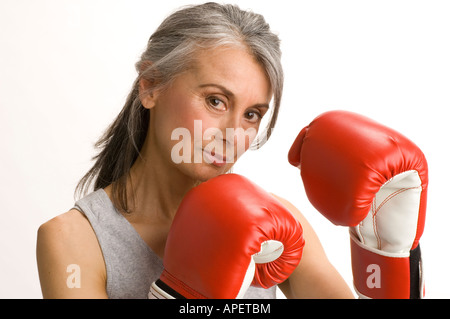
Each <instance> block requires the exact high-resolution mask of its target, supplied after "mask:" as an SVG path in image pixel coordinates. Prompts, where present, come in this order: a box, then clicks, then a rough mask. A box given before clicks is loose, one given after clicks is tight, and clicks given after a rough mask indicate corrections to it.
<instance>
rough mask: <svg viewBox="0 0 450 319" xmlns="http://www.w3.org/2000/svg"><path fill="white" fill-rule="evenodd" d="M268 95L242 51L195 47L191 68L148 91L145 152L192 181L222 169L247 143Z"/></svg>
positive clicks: (262, 74) (260, 73) (256, 65)
mask: <svg viewBox="0 0 450 319" xmlns="http://www.w3.org/2000/svg"><path fill="white" fill-rule="evenodd" d="M271 97H272V91H271V87H270V82H269V80H268V77H267V75H266V73H265V71H264V69H263V68H262V66H261V65H260V64H259V63H258V62H256V61H255V59H254V58H253V57H252V56H251V55H250V54H248V53H247V52H246V51H245V50H243V49H241V48H231V47H222V48H216V49H210V50H205V51H201V52H199V53H198V54H197V56H196V62H195V63H194V66H193V67H192V68H190V69H189V70H188V71H186V72H184V73H182V74H181V75H179V76H178V77H177V78H176V79H175V80H174V82H173V83H172V85H171V86H169V87H168V88H167V89H165V90H162V91H159V92H155V93H154V106H153V107H152V108H151V115H150V119H151V123H150V130H151V132H150V134H151V136H152V138H153V145H152V146H153V149H152V150H151V152H158V153H159V154H160V155H161V156H163V157H164V158H165V160H167V161H170V163H171V164H173V165H175V166H176V167H177V168H178V169H179V170H181V171H182V172H183V173H185V174H187V175H189V176H190V177H192V178H194V179H199V180H202V181H204V180H207V179H209V178H211V177H214V176H217V175H219V174H222V173H225V172H227V171H228V170H229V169H230V168H231V167H232V166H233V164H234V163H235V162H236V160H237V159H238V157H239V156H240V155H242V153H243V152H245V151H246V150H247V149H248V148H249V147H250V145H251V143H252V141H253V140H254V138H255V137H256V134H257V132H258V129H259V126H260V123H261V119H262V117H263V116H264V115H265V114H266V112H267V111H268V108H269V103H270V100H271ZM144 106H145V105H144Z"/></svg>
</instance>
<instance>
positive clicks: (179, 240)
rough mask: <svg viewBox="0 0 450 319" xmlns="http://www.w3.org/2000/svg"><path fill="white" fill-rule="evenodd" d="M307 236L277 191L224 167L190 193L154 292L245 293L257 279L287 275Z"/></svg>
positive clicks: (272, 280)
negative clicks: (226, 172)
mask: <svg viewBox="0 0 450 319" xmlns="http://www.w3.org/2000/svg"><path fill="white" fill-rule="evenodd" d="M304 244H305V242H304V239H303V230H302V227H301V226H300V223H299V222H298V221H297V219H295V218H294V216H293V215H292V214H291V213H290V211H288V210H287V209H286V208H285V207H284V206H283V205H282V204H281V203H280V202H279V201H278V200H277V199H275V198H274V197H273V196H272V195H270V194H268V193H267V192H265V191H264V190H263V189H261V188H260V187H258V186H256V185H255V184H253V183H252V182H250V181H249V180H248V179H246V178H244V177H242V176H240V175H236V174H224V175H220V176H218V177H215V178H212V179H210V180H208V181H206V182H204V183H202V184H200V185H199V186H197V187H195V188H193V189H192V190H190V191H189V192H188V193H187V194H186V196H185V197H184V198H183V201H182V203H181V204H180V207H179V208H178V211H177V213H176V215H175V218H174V220H173V223H172V226H171V228H170V232H169V236H168V238H167V242H166V248H165V252H164V260H163V263H164V271H163V273H162V274H161V276H160V278H159V280H157V281H156V282H154V283H153V284H152V287H151V291H150V294H149V297H150V298H158V299H162V298H188V299H202V298H213V299H219V298H220V299H222V298H224V299H234V298H241V297H243V295H244V293H245V292H246V290H247V289H248V287H249V286H250V284H253V285H255V286H260V287H263V288H269V287H271V286H273V285H276V284H279V283H281V282H283V281H284V280H285V279H287V278H288V277H289V275H290V274H291V273H292V271H293V270H294V269H295V268H296V267H297V265H298V263H299V262H300V258H301V256H302V251H303V246H304ZM255 264H256V265H255Z"/></svg>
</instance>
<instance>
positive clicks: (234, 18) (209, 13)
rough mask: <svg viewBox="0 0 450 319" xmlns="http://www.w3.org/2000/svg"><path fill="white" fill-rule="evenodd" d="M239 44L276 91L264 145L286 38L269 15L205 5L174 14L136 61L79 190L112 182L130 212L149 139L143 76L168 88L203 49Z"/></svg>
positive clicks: (277, 104) (277, 103)
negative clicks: (131, 180)
mask: <svg viewBox="0 0 450 319" xmlns="http://www.w3.org/2000/svg"><path fill="white" fill-rule="evenodd" d="M224 45H234V46H243V47H245V48H246V49H247V50H248V51H249V52H250V53H251V54H252V55H253V56H254V57H255V59H256V60H257V61H258V62H259V63H260V64H261V65H262V66H263V68H264V70H265V72H266V74H267V77H268V79H269V81H270V84H271V88H272V92H273V102H272V103H273V108H272V111H271V117H270V121H269V123H268V125H267V128H266V129H265V133H264V135H263V136H264V137H263V138H262V139H257V140H256V144H254V145H252V148H259V147H261V146H262V145H263V144H264V143H265V141H267V139H268V138H269V137H270V135H271V131H272V129H273V127H274V126H275V123H276V119H277V115H278V110H279V107H280V102H281V95H282V91H283V70H282V66H281V50H280V40H279V38H278V36H277V35H275V34H274V33H273V32H272V31H271V30H270V27H269V25H268V24H267V23H266V21H265V19H264V17H263V16H262V15H260V14H256V13H253V12H251V11H244V10H241V9H240V8H239V7H237V6H235V5H219V4H217V3H212V2H209V3H205V4H202V5H195V6H187V7H184V8H181V9H179V10H178V11H175V12H174V13H172V14H171V15H169V16H168V17H167V18H166V19H165V20H164V21H163V22H162V23H161V25H160V26H159V27H158V29H157V30H156V31H155V32H154V33H153V34H152V35H151V37H150V39H149V41H148V44H147V48H146V50H145V51H144V52H143V53H142V55H141V59H140V61H138V62H137V63H136V70H137V72H138V76H137V78H136V80H135V82H134V84H133V88H132V90H131V92H130V94H129V95H128V98H127V101H126V102H125V106H124V108H123V109H122V111H121V112H120V114H119V115H118V117H117V118H116V119H115V121H114V122H113V123H112V124H111V126H110V127H109V128H108V130H107V131H106V132H105V134H104V135H103V136H102V137H101V138H100V139H99V141H98V142H97V143H96V147H97V148H99V149H101V151H100V153H99V154H98V155H96V156H95V157H94V160H96V162H95V164H94V166H93V167H92V168H91V170H90V171H89V172H88V173H87V174H86V175H85V176H84V177H83V178H82V180H81V181H80V182H79V184H78V186H77V189H78V190H79V191H80V192H82V191H83V190H84V191H85V192H87V188H88V187H89V184H90V183H91V182H92V181H93V180H94V179H95V184H94V190H95V189H99V188H104V187H106V186H108V185H109V184H112V185H113V187H112V192H113V197H114V198H115V199H116V200H115V204H117V205H118V206H119V208H121V209H123V210H124V211H128V209H127V204H126V198H127V196H126V187H125V185H126V178H127V176H128V174H129V170H130V168H131V166H132V165H133V163H134V162H135V160H136V158H137V157H138V156H139V154H140V150H141V148H142V145H143V143H144V141H145V137H146V134H147V130H148V128H149V119H150V113H149V110H148V109H146V108H144V107H143V106H142V103H141V101H140V98H139V82H140V80H141V79H142V78H144V79H147V80H150V81H151V82H152V83H156V85H155V86H154V87H153V89H154V90H156V89H164V88H165V87H167V86H168V85H170V83H171V81H173V80H174V79H175V78H176V76H177V75H179V74H180V73H181V72H183V71H185V70H187V69H188V68H189V67H191V64H192V62H193V61H194V60H193V59H194V58H195V53H196V52H198V50H199V49H208V48H213V47H217V46H224Z"/></svg>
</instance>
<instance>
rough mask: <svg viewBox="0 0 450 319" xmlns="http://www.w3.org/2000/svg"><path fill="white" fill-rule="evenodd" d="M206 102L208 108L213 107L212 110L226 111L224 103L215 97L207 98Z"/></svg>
mask: <svg viewBox="0 0 450 319" xmlns="http://www.w3.org/2000/svg"><path fill="white" fill-rule="evenodd" d="M207 102H208V104H209V106H211V107H213V108H214V109H218V110H226V106H225V103H224V102H223V101H222V100H221V99H219V98H217V97H215V96H212V97H209V98H207Z"/></svg>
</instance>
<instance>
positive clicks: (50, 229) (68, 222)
mask: <svg viewBox="0 0 450 319" xmlns="http://www.w3.org/2000/svg"><path fill="white" fill-rule="evenodd" d="M89 231H92V228H91V226H90V224H89V221H88V219H87V218H86V216H85V215H84V214H83V213H81V212H80V211H78V210H76V209H71V210H69V211H67V212H65V213H63V214H60V215H58V216H56V217H53V218H52V219H50V220H48V221H46V222H45V223H43V224H42V225H41V226H40V227H39V229H38V237H39V235H42V236H58V237H59V238H73V237H82V236H84V235H85V232H89Z"/></svg>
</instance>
